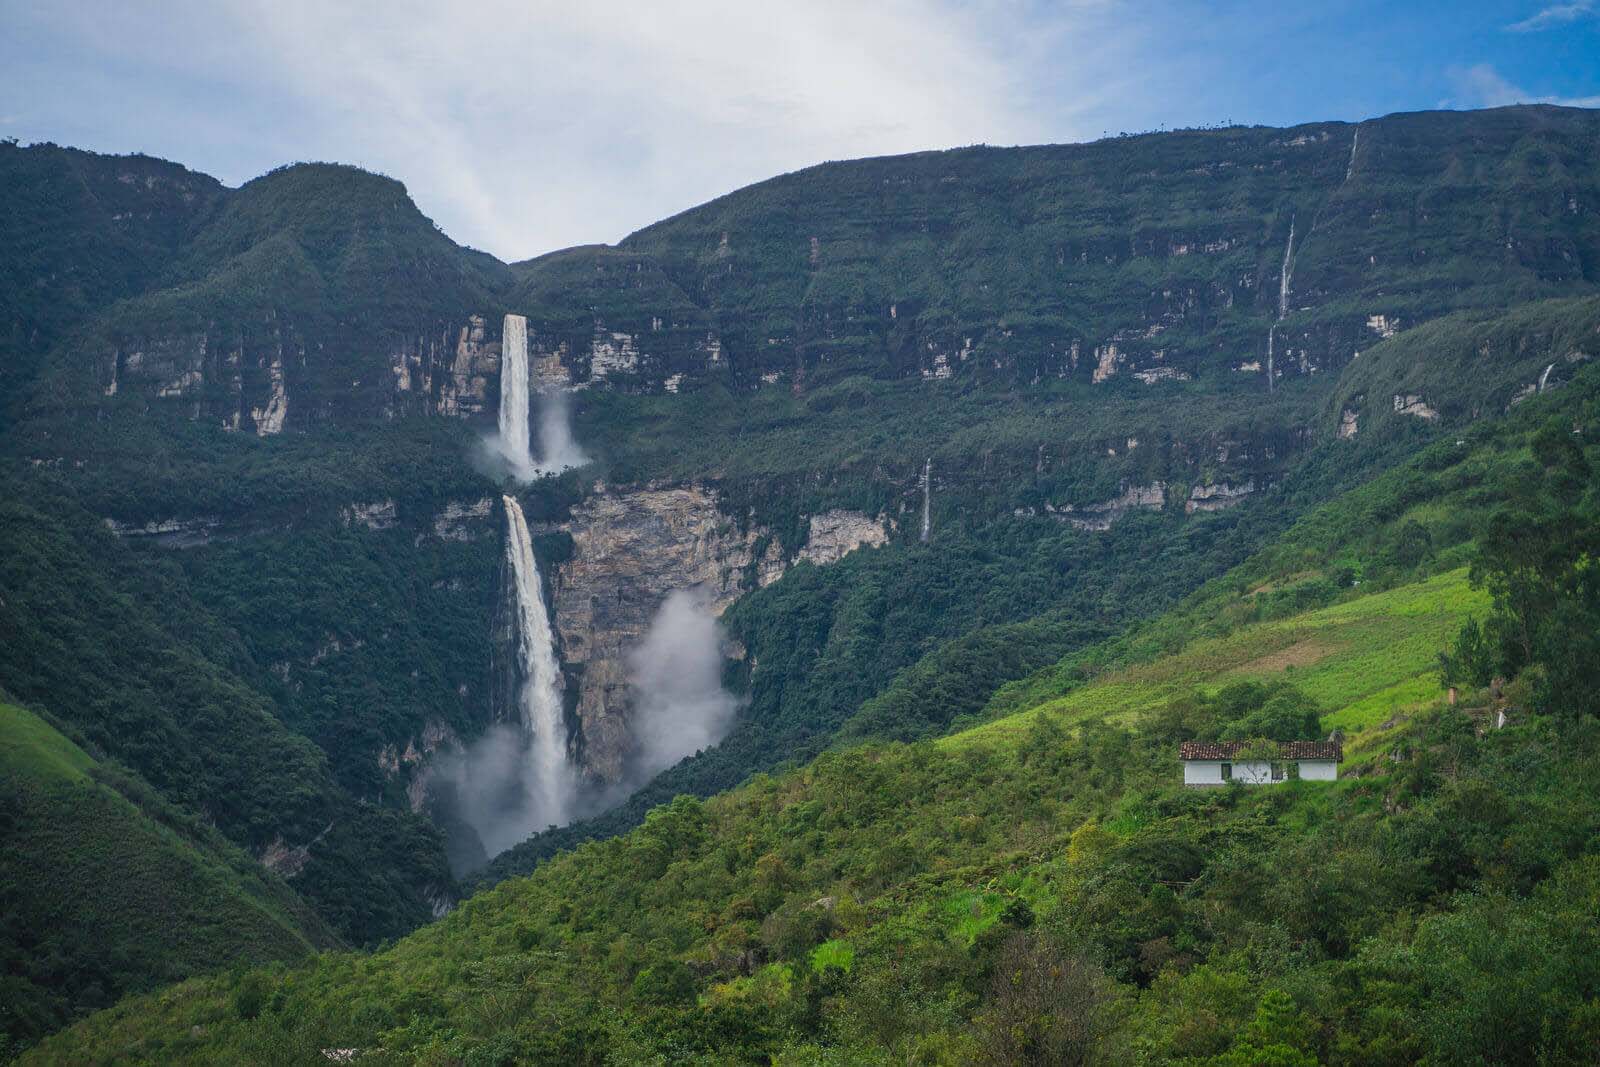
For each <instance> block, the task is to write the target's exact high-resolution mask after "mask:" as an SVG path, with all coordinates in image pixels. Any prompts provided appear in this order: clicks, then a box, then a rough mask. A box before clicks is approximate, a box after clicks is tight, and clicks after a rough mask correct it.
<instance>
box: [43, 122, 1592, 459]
mask: <svg viewBox="0 0 1600 1067" xmlns="http://www.w3.org/2000/svg"><path fill="white" fill-rule="evenodd" d="M1597 132H1600V118H1597V117H1596V115H1595V114H1594V113H1593V112H1589V111H1583V110H1579V109H1569V108H1550V107H1529V108H1503V109H1498V110H1494V111H1484V112H1466V113H1426V114H1412V115H1395V116H1388V117H1385V118H1381V119H1374V120H1371V121H1367V122H1363V123H1359V124H1356V125H1350V124H1346V123H1319V124H1314V125H1309V126H1303V127H1297V128H1295V129H1289V130H1276V129H1267V128H1248V129H1246V128H1232V129H1224V130H1208V131H1185V132H1177V133H1171V134H1155V135H1149V136H1141V137H1132V138H1118V139H1114V140H1107V141H1100V142H1095V143H1093V144H1084V145H1049V146H1039V147H1030V148H1010V149H998V148H973V149H963V150H958V151H950V152H930V153H919V154H916V155H910V156H898V157H889V158H882V159H867V160H856V161H850V162H843V163H830V164H824V165H822V166H819V167H815V168H811V169H810V170H807V171H804V172H802V173H799V174H794V175H786V176H783V177H780V178H775V179H773V180H771V181H768V182H763V183H760V184H758V185H755V186H751V187H749V188H746V189H742V190H739V191H737V192H734V193H730V194H729V195H727V196H725V197H722V198H720V199H718V200H716V201H713V202H711V203H709V204H706V205H703V206H701V207H698V208H695V209H693V210H691V211H688V212H684V213H683V214H681V215H679V216H676V217H674V218H672V219H668V220H666V221H664V222H661V223H658V224H656V225H654V226H651V227H648V228H647V229H645V230H642V231H640V232H639V233H636V234H634V235H632V236H630V237H628V238H627V239H626V240H624V241H623V242H621V243H620V244H619V245H618V246H616V247H605V246H590V247H584V248H576V249H569V250H565V251H562V252H558V253H554V254H552V255H549V256H544V257H541V258H539V259H536V260H531V261H529V262H526V263H521V264H516V265H513V266H506V265H503V264H499V263H496V262H494V261H492V260H489V259H488V257H483V256H481V255H478V254H476V253H472V252H470V251H469V250H466V249H462V248H460V247H458V246H456V245H454V244H453V243H451V242H450V241H449V239H448V238H446V237H445V236H444V235H443V234H441V233H438V232H437V231H436V230H435V229H434V228H433V227H432V226H431V224H430V223H429V222H428V220H427V219H426V218H425V217H423V216H422V215H421V213H420V212H419V211H417V209H416V207H415V205H413V204H412V203H411V202H410V200H409V198H408V197H407V196H406V193H405V190H404V188H403V187H402V186H400V185H399V183H397V182H393V181H390V180H388V179H381V178H378V177H376V176H374V175H368V174H363V173H361V172H359V171H355V170H353V169H352V168H341V167H327V166H320V165H307V166H297V167H290V168H285V169H284V170H282V171H278V172H274V173H273V174H270V175H267V176H265V177H263V178H261V179H257V181H255V182H251V183H249V184H247V185H246V186H244V187H243V188H241V189H239V190H237V191H232V192H229V191H226V190H215V191H210V192H207V193H206V195H207V196H214V197H216V198H218V199H220V200H221V201H222V203H223V208H222V209H221V210H219V211H213V212H212V215H211V216H210V217H209V219H208V221H205V222H204V223H203V224H201V225H199V226H198V227H197V228H196V231H195V235H194V236H193V237H192V238H190V240H189V242H188V244H187V246H186V247H184V248H182V249H181V250H178V251H179V259H180V261H181V266H180V267H179V268H178V269H176V270H175V271H173V272H172V274H171V277H175V278H177V279H178V280H179V281H180V282H181V284H178V285H175V286H174V287H172V288H169V289H165V290H160V291H156V292H146V293H145V295H144V296H142V297H140V298H139V299H137V300H136V301H135V302H134V306H132V307H124V308H121V309H119V312H118V318H119V319H121V320H125V321H128V322H137V323H139V325H140V329H139V332H138V333H136V334H133V335H132V336H120V335H119V336H118V337H116V338H115V339H114V340H112V343H110V344H104V345H99V344H97V345H95V347H94V348H93V349H92V350H91V351H87V352H85V351H77V352H73V353H71V354H70V356H69V357H68V358H69V359H70V360H73V361H79V362H80V364H81V363H83V362H92V363H95V364H96V365H98V366H99V367H100V373H99V374H98V381H97V383H96V384H97V385H98V386H99V392H100V393H101V394H102V395H101V396H99V397H96V396H94V395H93V393H92V392H90V391H88V390H85V393H87V394H88V395H85V396H82V399H84V400H86V401H89V402H92V403H96V404H104V403H106V399H105V394H110V395H112V396H120V397H123V398H126V397H128V396H129V395H130V386H133V385H135V384H137V385H138V388H137V389H133V390H131V393H132V394H135V395H139V396H141V397H144V398H146V399H148V400H149V401H151V402H152V404H153V406H156V407H165V408H166V409H168V410H176V411H180V412H183V413H185V414H188V415H190V416H192V417H201V418H204V417H219V418H222V419H224V420H227V421H229V422H230V423H233V422H236V423H238V424H239V425H240V426H241V427H243V428H250V429H255V430H256V431H257V432H262V433H269V432H274V431H275V430H277V429H280V428H288V429H293V428H296V427H297V424H298V425H302V426H303V425H306V424H308V423H309V422H310V421H312V420H314V419H318V418H325V417H326V418H336V419H359V418H382V417H393V416H397V415H403V414H418V413H424V412H426V413H430V414H443V415H450V416H462V417H475V416H484V415H487V414H490V413H492V410H493V397H494V393H495V386H496V377H497V374H498V352H497V345H498V336H497V334H498V330H497V327H496V323H497V322H498V319H499V317H500V315H501V314H502V313H503V312H505V311H512V312H515V313H518V314H522V315H524V316H526V318H527V321H528V327H529V342H530V357H531V358H532V360H533V362H534V366H535V373H536V376H537V378H538V381H539V382H540V384H542V385H556V384H560V385H566V386H584V385H600V386H604V387H605V388H607V389H612V390H616V391H621V392H648V393H675V392H681V391H688V390H692V389H693V388H694V387H695V386H696V385H697V384H704V383H708V382H715V383H718V384H720V385H723V386H726V387H728V388H730V389H733V390H735V391H736V392H737V391H749V390H756V389H763V388H773V387H775V388H781V389H792V390H795V391H798V392H804V391H806V390H809V389H812V388H815V387H816V386H818V385H820V384H824V383H826V382H828V381H832V380H837V379H839V378H842V377H845V376H848V375H853V374H863V373H864V374H868V375H871V376H874V377H877V378H891V377H893V378H903V379H909V380H916V381H923V382H926V383H927V384H928V387H929V388H930V389H938V388H941V387H942V385H941V383H944V382H946V380H948V379H956V380H962V379H967V380H977V381H983V382H990V383H994V384H997V385H1002V386H1006V387H1016V386H1038V385H1042V384H1044V383H1047V382H1050V381H1053V380H1062V379H1066V380H1074V381H1081V382H1083V383H1084V384H1086V385H1094V386H1096V387H1097V388H1099V389H1102V390H1104V391H1105V392H1106V393H1107V394H1112V395H1117V396H1138V395H1141V394H1145V393H1148V394H1150V395H1151V396H1152V397H1161V396H1170V395H1172V392H1173V391H1174V390H1177V389H1180V388H1181V387H1182V386H1183V384H1184V383H1201V382H1209V383H1210V384H1211V385H1212V386H1214V387H1215V388H1217V389H1220V390H1228V391H1238V390H1245V391H1259V392H1260V393H1268V392H1273V391H1276V390H1277V389H1278V387H1279V384H1280V380H1287V379H1293V378H1297V377H1298V378H1315V379H1318V380H1319V381H1323V382H1326V381H1330V380H1331V379H1332V378H1334V377H1335V376H1337V374H1338V373H1339V372H1340V371H1341V370H1343V369H1344V368H1346V367H1347V366H1349V365H1350V364H1351V362H1352V361H1353V360H1355V359H1356V358H1357V357H1358V355H1359V354H1360V353H1361V352H1362V351H1364V350H1365V349H1367V348H1369V347H1371V346H1372V345H1374V344H1376V343H1377V342H1380V341H1382V340H1384V339H1386V338H1389V337H1390V336H1391V335H1395V334H1396V332H1397V331H1402V332H1403V331H1409V330H1411V329H1413V328H1414V327H1416V326H1418V325H1421V324H1424V323H1426V322H1427V321H1429V320H1431V319H1435V318H1437V317H1439V316H1441V315H1444V314H1448V313H1450V312H1452V311H1457V310H1461V309H1469V308H1503V307H1505V306H1507V305H1508V304H1510V303H1514V302H1518V301H1522V300H1528V299H1532V298H1536V297H1558V296H1570V295H1573V294H1575V293H1579V292H1583V291H1586V290H1588V289H1591V288H1592V286H1593V284H1594V283H1595V282H1596V281H1597V280H1600V277H1597V275H1596V274H1595V270H1594V267H1593V264H1595V263H1596V262H1600V228H1597V224H1596V222H1595V220H1596V219H1600V211H1597V210H1596V207H1597V206H1600V183H1597V182H1596V180H1595V178H1594V175H1593V170H1592V168H1588V169H1585V168H1583V167H1581V166H1573V165H1563V164H1561V163H1558V162H1556V161H1564V160H1582V159H1586V158H1587V157H1588V154H1589V153H1591V152H1592V145H1593V144H1594V141H1595V137H1596V134H1597ZM195 181H199V179H195ZM135 184H137V183H135ZM191 184H192V183H191ZM197 188H198V187H197ZM185 189H186V192H185V193H184V195H187V196H191V197H195V198H198V197H200V193H197V192H195V191H194V190H189V189H187V187H185ZM202 191H204V190H202ZM330 210H331V211H332V212H334V213H335V214H336V216H337V222H336V223H333V222H330V221H329V219H328V217H327V216H328V214H329V211H330ZM224 309H225V310H224ZM486 323H487V324H488V325H487V326H486V325H485V324H486ZM112 325H113V326H114V325H115V324H112ZM197 337H200V338H203V340H201V341H197V340H196V338H197ZM112 350H114V351H116V352H117V353H118V357H117V361H115V362H114V363H113V365H110V366H105V365H104V364H105V358H106V354H107V352H108V351H112ZM141 363H142V364H143V367H142V369H141V367H140V366H138V364H141ZM240 394H242V396H241V395H240ZM1374 395H1376V394H1374ZM1402 395H1403V394H1402ZM1434 406H1437V405H1434Z"/></svg>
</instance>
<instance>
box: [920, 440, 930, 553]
mask: <svg viewBox="0 0 1600 1067" xmlns="http://www.w3.org/2000/svg"><path fill="white" fill-rule="evenodd" d="M932 495H933V457H932V456H929V457H928V459H927V461H926V462H925V463H923V464H922V541H923V543H924V544H926V543H927V541H928V531H929V529H930V528H931V523H930V522H929V519H930V518H931V517H932V514H933V509H932V506H931V501H932Z"/></svg>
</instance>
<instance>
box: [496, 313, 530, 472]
mask: <svg viewBox="0 0 1600 1067" xmlns="http://www.w3.org/2000/svg"><path fill="white" fill-rule="evenodd" d="M500 336H501V341H500V450H501V452H502V453H503V454H504V455H505V457H506V461H507V462H509V463H510V464H511V470H512V473H513V474H514V475H515V476H516V477H517V478H519V479H521V480H523V481H526V480H528V479H529V478H531V477H532V476H533V473H534V469H533V456H532V455H531V454H530V453H529V451H528V448H529V441H528V320H527V319H525V318H523V317H522V316H521V315H507V316H506V318H505V325H504V327H503V328H502V330H501V335H500Z"/></svg>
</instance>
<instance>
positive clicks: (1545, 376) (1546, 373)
mask: <svg viewBox="0 0 1600 1067" xmlns="http://www.w3.org/2000/svg"><path fill="white" fill-rule="evenodd" d="M1555 369H1556V365H1555V364H1554V363H1552V364H1550V365H1549V366H1548V367H1546V368H1545V369H1544V373H1543V374H1541V375H1539V392H1541V393H1542V392H1544V383H1545V382H1548V381H1549V380H1550V372H1551V371H1553V370H1555Z"/></svg>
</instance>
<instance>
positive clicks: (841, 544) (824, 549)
mask: <svg viewBox="0 0 1600 1067" xmlns="http://www.w3.org/2000/svg"><path fill="white" fill-rule="evenodd" d="M888 540H889V527H888V524H887V523H886V522H885V521H884V520H883V519H875V518H872V517H871V516H868V515H863V514H862V513H861V512H859V511H844V510H841V509H838V508H835V509H834V510H832V511H824V512H823V513H822V514H821V515H813V516H811V520H810V523H809V528H808V530H807V532H806V543H805V547H803V548H802V549H801V550H800V555H799V557H798V558H799V559H803V560H806V561H807V562H809V563H815V564H816V565H817V566H819V567H820V566H825V565H827V564H829V563H835V562H837V561H839V560H841V559H843V558H844V557H845V556H846V555H848V554H849V553H851V552H854V551H855V550H856V549H858V548H860V547H862V546H863V545H866V546H868V547H876V546H878V545H881V544H886V543H887V542H888Z"/></svg>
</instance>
